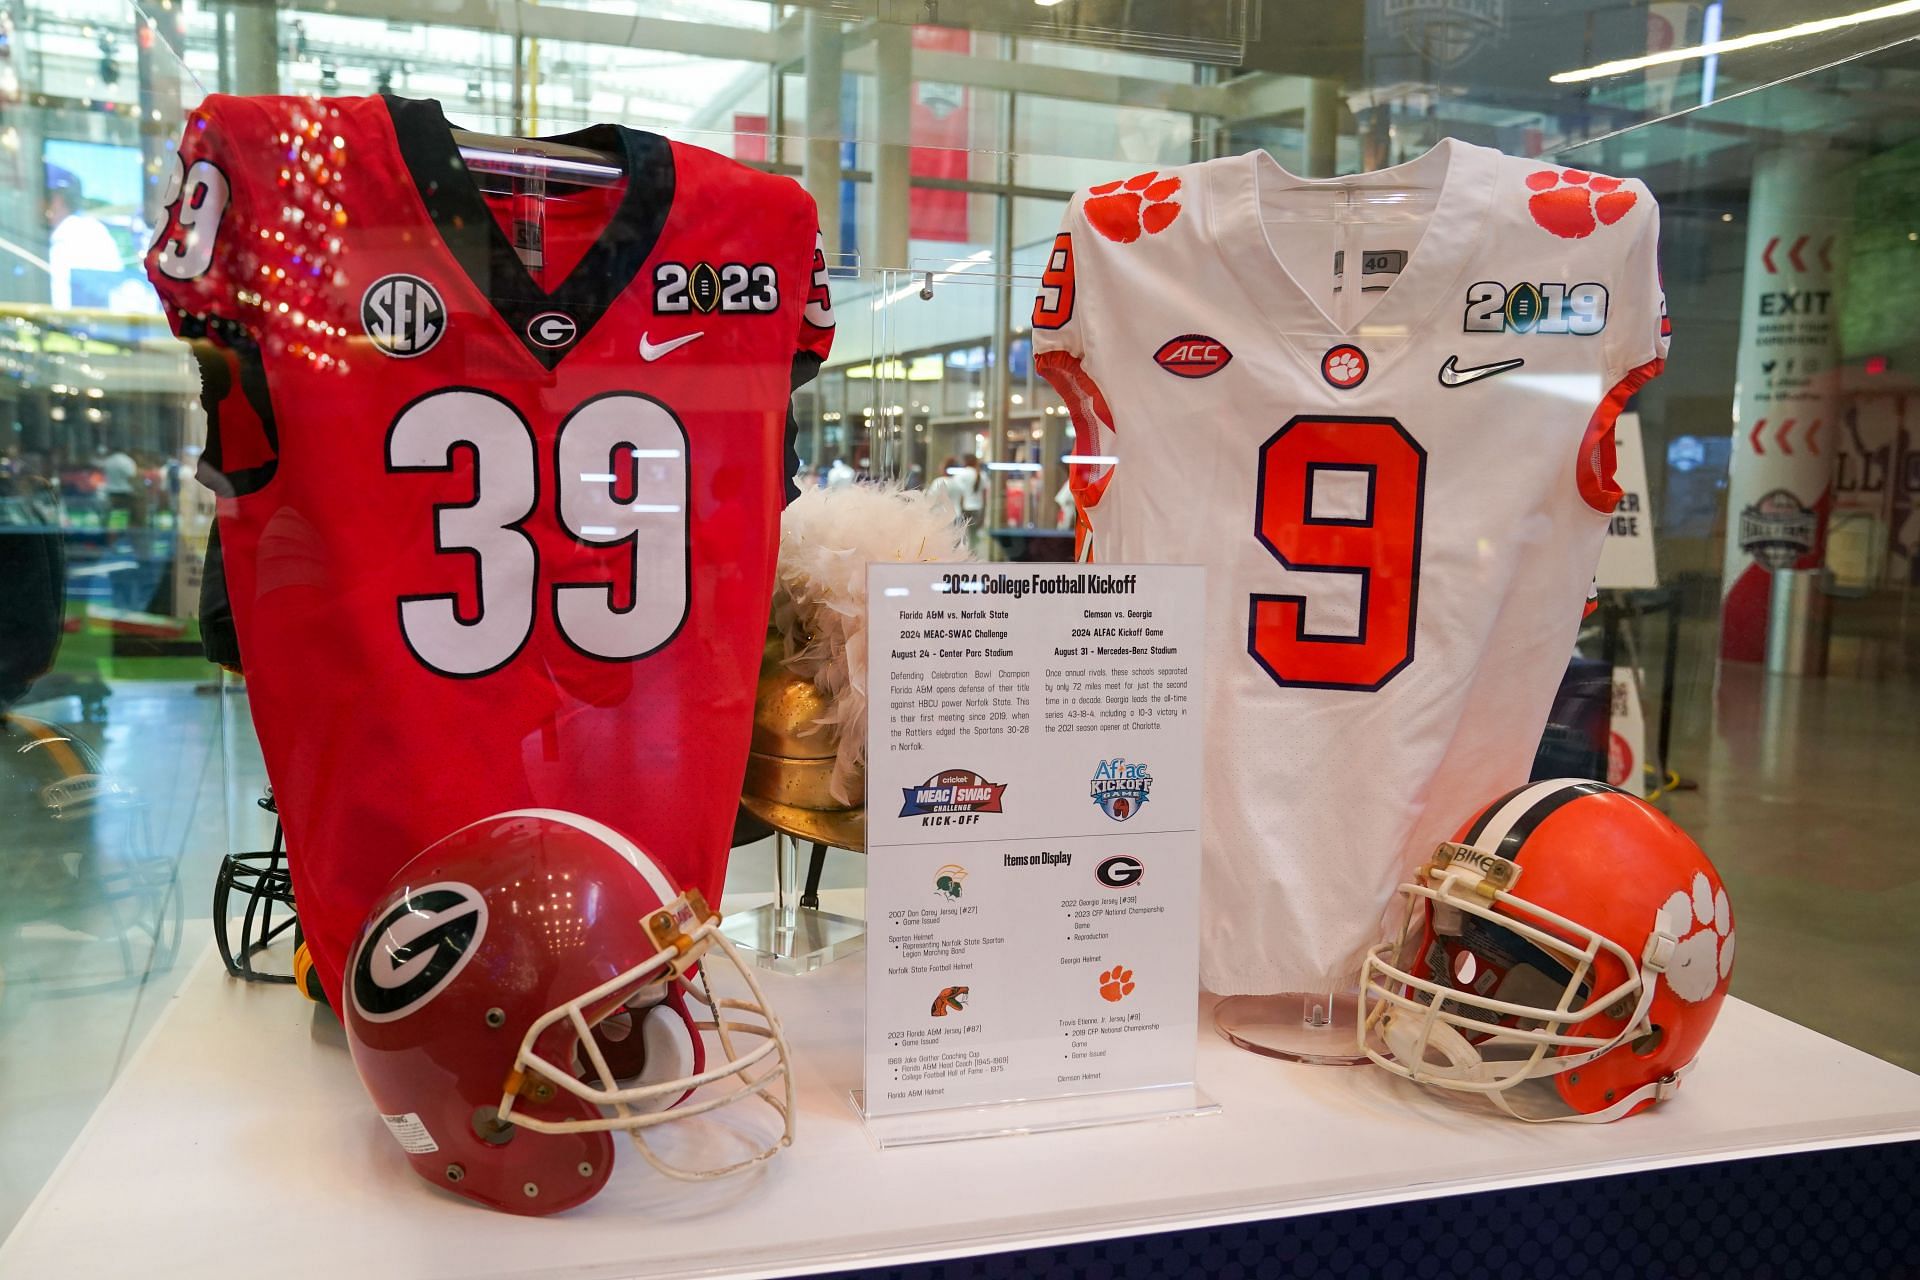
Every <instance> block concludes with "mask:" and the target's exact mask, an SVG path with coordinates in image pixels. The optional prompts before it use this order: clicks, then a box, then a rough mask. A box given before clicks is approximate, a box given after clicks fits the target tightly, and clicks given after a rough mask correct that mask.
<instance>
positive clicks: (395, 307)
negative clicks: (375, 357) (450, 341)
mask: <svg viewBox="0 0 1920 1280" xmlns="http://www.w3.org/2000/svg"><path fill="white" fill-rule="evenodd" d="M360 327H361V328H362V329H365V330H366V333H367V337H369V338H371V339H372V340H373V345H374V346H376V347H378V348H380V350H382V351H384V352H386V353H387V354H388V355H390V356H397V357H399V358H400V359H402V360H407V359H411V358H412V357H414V356H417V355H424V354H425V353H426V352H427V351H429V350H431V349H432V347H433V344H434V343H436V342H438V341H440V338H441V335H443V334H445V333H446V331H447V306H446V304H445V303H444V302H442V301H441V300H440V291H439V290H438V289H435V288H434V287H433V286H432V285H430V284H428V283H427V282H426V281H425V280H422V279H421V278H420V277H419V276H409V275H391V276H381V277H380V278H379V279H378V280H375V281H374V282H373V283H372V284H370V285H368V286H367V291H366V292H365V293H364V294H362V295H361V296H360Z"/></svg>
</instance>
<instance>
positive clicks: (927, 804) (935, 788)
mask: <svg viewBox="0 0 1920 1280" xmlns="http://www.w3.org/2000/svg"><path fill="white" fill-rule="evenodd" d="M901 790H902V791H904V792H905V793H906V797H907V802H906V804H904V805H902V806H901V807H900V816H901V817H903V818H912V817H917V816H919V815H921V814H939V813H999V812H1000V797H1001V796H1002V795H1004V794H1005V793H1006V790H1007V784H1006V783H1004V782H988V781H987V780H986V779H985V778H983V777H981V776H980V775H979V774H977V773H969V772H967V771H966V770H964V769H955V770H950V771H948V772H946V773H936V774H934V775H933V776H932V777H931V778H928V779H927V780H926V781H925V782H923V783H921V784H920V785H919V786H917V787H903V788H901Z"/></svg>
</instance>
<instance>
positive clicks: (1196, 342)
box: [1153, 333, 1233, 378]
mask: <svg viewBox="0 0 1920 1280" xmlns="http://www.w3.org/2000/svg"><path fill="white" fill-rule="evenodd" d="M1153 362H1154V363H1155V364H1157V365H1159V366H1160V367H1161V368H1162V369H1165V370H1166V371H1167V372H1168V373H1170V374H1172V375H1173V376H1174V377H1176V378H1211V377H1212V376H1213V375H1214V374H1216V373H1218V372H1220V371H1221V370H1222V369H1224V368H1226V367H1227V366H1228V365H1229V364H1231V363H1233V352H1231V351H1229V350H1227V344H1226V343H1224V342H1222V341H1220V339H1218V338H1213V337H1209V336H1207V335H1206V334H1204V333H1183V334H1181V335H1180V336H1179V337H1177V338H1169V339H1167V341H1166V342H1165V343H1163V344H1161V347H1160V349H1159V350H1158V351H1156V352H1154V353H1153Z"/></svg>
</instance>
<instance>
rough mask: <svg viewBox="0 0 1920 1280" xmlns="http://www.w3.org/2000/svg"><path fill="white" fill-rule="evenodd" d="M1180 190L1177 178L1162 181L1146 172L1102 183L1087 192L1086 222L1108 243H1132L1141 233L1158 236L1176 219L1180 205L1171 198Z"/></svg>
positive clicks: (1154, 172)
mask: <svg viewBox="0 0 1920 1280" xmlns="http://www.w3.org/2000/svg"><path fill="white" fill-rule="evenodd" d="M1179 190H1180V179H1178V178H1162V177H1161V176H1160V171H1159V170H1157V169H1150V170H1148V171H1147V172H1146V173H1141V174H1136V175H1134V176H1133V177H1131V178H1128V179H1127V180H1126V181H1125V182H1103V183H1101V184H1100V185H1099V186H1097V187H1092V188H1089V189H1088V191H1087V203H1086V214H1087V221H1088V222H1089V223H1091V224H1092V225H1093V229H1094V230H1095V231H1098V232H1099V233H1100V234H1101V235H1103V236H1105V237H1106V238H1107V239H1109V240H1117V241H1119V242H1120V243H1121V244H1132V243H1133V242H1134V241H1135V240H1138V239H1139V238H1140V237H1141V235H1142V234H1143V233H1144V234H1146V235H1150V236H1152V235H1158V234H1160V233H1161V232H1162V231H1165V230H1166V229H1167V228H1168V227H1170V226H1172V225H1173V222H1174V219H1176V218H1178V217H1179V216H1180V202H1179V201H1178V200H1175V199H1174V198H1173V197H1174V195H1175V194H1176V193H1178V192H1179Z"/></svg>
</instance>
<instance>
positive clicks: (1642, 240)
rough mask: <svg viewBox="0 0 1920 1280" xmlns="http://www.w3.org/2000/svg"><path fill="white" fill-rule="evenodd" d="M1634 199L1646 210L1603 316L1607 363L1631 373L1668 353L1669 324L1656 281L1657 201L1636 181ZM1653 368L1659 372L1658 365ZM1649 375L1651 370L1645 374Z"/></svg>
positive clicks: (1664, 297)
mask: <svg viewBox="0 0 1920 1280" xmlns="http://www.w3.org/2000/svg"><path fill="white" fill-rule="evenodd" d="M1633 187H1634V190H1635V191H1636V192H1637V194H1638V195H1639V197H1640V199H1639V202H1638V203H1639V204H1641V205H1642V206H1644V207H1645V209H1646V215H1645V216H1644V217H1642V218H1641V219H1640V220H1639V222H1640V226H1639V228H1638V233H1637V234H1636V235H1635V236H1634V240H1633V244H1632V246H1631V247H1630V248H1629V249H1628V250H1627V258H1626V264H1625V267H1624V269H1623V270H1622V272H1621V286H1622V288H1621V292H1622V293H1623V294H1624V295H1625V296H1624V297H1622V298H1621V299H1619V301H1620V302H1623V303H1626V304H1627V305H1625V306H1616V307H1615V308H1614V311H1615V314H1614V315H1613V316H1610V317H1609V318H1608V324H1607V327H1608V331H1609V332H1610V333H1611V335H1612V337H1613V350H1612V351H1611V352H1610V353H1609V354H1610V355H1611V357H1612V367H1613V368H1614V370H1615V371H1616V373H1617V375H1618V376H1625V375H1627V374H1630V373H1631V372H1632V371H1633V370H1635V369H1638V368H1640V367H1641V366H1642V365H1646V364H1650V363H1652V362H1654V361H1664V360H1665V359H1666V358H1667V343H1668V340H1669V338H1670V337H1671V335H1672V326H1671V324H1670V323H1669V322H1668V319H1667V294H1666V290H1665V288H1664V287H1663V286H1662V284H1661V281H1660V206H1659V205H1657V204H1656V203H1654V199H1653V193H1652V192H1650V191H1648V190H1647V188H1646V186H1645V185H1644V184H1642V183H1640V182H1638V181H1636V182H1634V184H1633ZM1655 372H1658V371H1657V370H1656V371H1655ZM1649 376H1652V375H1649Z"/></svg>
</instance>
